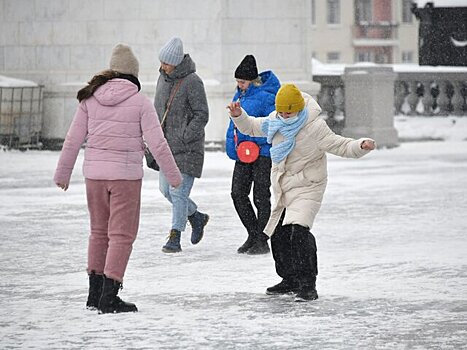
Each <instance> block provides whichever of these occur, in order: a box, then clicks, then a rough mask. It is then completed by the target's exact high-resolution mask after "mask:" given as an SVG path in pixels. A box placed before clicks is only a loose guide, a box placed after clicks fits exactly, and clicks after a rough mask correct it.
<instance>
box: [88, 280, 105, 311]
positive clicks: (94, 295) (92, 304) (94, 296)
mask: <svg viewBox="0 0 467 350" xmlns="http://www.w3.org/2000/svg"><path fill="white" fill-rule="evenodd" d="M103 283H104V275H96V272H95V271H91V273H90V274H89V294H88V301H87V302H86V308H87V309H89V310H96V309H97V305H98V304H99V298H100V297H101V294H102V284H103Z"/></svg>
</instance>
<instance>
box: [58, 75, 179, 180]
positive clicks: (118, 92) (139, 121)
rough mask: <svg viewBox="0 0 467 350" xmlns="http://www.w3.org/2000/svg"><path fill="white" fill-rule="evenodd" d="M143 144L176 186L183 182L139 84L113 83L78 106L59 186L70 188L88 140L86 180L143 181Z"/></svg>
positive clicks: (61, 164) (60, 165)
mask: <svg viewBox="0 0 467 350" xmlns="http://www.w3.org/2000/svg"><path fill="white" fill-rule="evenodd" d="M143 137H144V140H145V141H146V143H147V145H148V147H149V150H150V151H151V153H152V154H153V155H154V158H155V159H156V161H157V163H158V164H159V165H160V168H161V170H162V171H163V173H164V174H165V176H166V177H167V180H168V182H169V183H170V184H171V185H172V186H178V185H179V184H180V183H181V181H182V177H181V174H180V171H179V169H178V167H177V165H176V163H175V160H174V158H173V155H172V152H171V151H170V148H169V146H168V144H167V141H166V139H165V138H164V133H163V131H162V128H161V125H160V123H159V118H158V117H157V115H156V110H155V109H154V106H153V105H152V103H151V101H150V100H149V99H148V98H147V97H146V96H144V95H142V94H140V93H138V88H137V87H136V85H135V84H133V83H132V82H130V81H128V80H124V79H112V80H109V81H108V82H107V83H105V84H104V85H102V86H100V87H99V88H98V89H97V90H96V92H95V93H94V95H93V96H92V97H90V98H88V99H86V100H84V101H82V102H81V103H80V104H79V107H78V110H77V111H76V113H75V116H74V117H73V122H72V123H71V126H70V129H69V130H68V133H67V135H66V138H65V142H64V144H63V148H62V153H61V155H60V159H59V161H58V165H57V170H56V171H55V176H54V181H55V182H56V183H69V182H70V177H71V173H72V171H73V167H74V165H75V162H76V157H77V156H78V153H79V150H80V148H81V145H82V144H83V142H84V141H85V140H86V148H85V154H84V163H83V174H84V177H85V178H88V179H93V180H138V179H141V178H142V177H143V157H144V142H143Z"/></svg>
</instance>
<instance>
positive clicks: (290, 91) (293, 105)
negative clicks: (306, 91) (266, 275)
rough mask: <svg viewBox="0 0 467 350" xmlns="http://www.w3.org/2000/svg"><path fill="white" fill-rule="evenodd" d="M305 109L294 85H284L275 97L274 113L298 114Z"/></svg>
mask: <svg viewBox="0 0 467 350" xmlns="http://www.w3.org/2000/svg"><path fill="white" fill-rule="evenodd" d="M303 108H305V100H304V99H303V96H302V93H301V92H300V90H299V89H298V88H297V87H296V86H295V85H294V84H285V85H282V87H281V88H280V89H279V91H278V92H277V95H276V111H277V112H280V113H282V112H285V113H295V112H300V111H301V110H302V109H303Z"/></svg>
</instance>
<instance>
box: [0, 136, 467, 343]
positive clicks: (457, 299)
mask: <svg viewBox="0 0 467 350" xmlns="http://www.w3.org/2000/svg"><path fill="white" fill-rule="evenodd" d="M464 135H465V133H464ZM58 155H59V153H58V152H49V151H42V152H39V151H27V152H24V153H22V152H18V151H8V152H0V198H1V200H0V223H1V230H0V240H1V246H0V310H1V311H0V314H1V316H0V344H1V345H0V348H2V349H103V348H107V349H456V350H457V349H467V257H466V256H467V255H466V252H467V234H466V233H467V219H466V213H467V142H461V141H444V142H436V141H430V142H411V143H403V144H401V146H400V147H398V148H395V149H390V150H387V149H383V150H378V151H375V152H373V153H371V154H370V155H369V156H367V157H365V158H363V159H360V160H349V159H341V158H337V157H334V156H330V157H329V173H330V177H329V185H328V189H327V192H326V195H325V199H324V203H323V206H322V208H321V211H320V213H319V215H318V218H317V220H316V222H315V227H314V228H313V232H314V234H315V235H316V238H317V243H318V259H319V270H320V274H319V276H318V293H319V296H320V298H319V299H318V300H317V301H314V302H309V303H295V302H294V301H293V297H292V296H280V297H275V296H267V295H265V294H264V291H265V289H266V287H268V286H270V285H272V284H275V283H277V282H279V278H278V277H277V276H276V274H275V270H274V262H273V259H272V256H271V255H270V254H269V255H264V256H248V255H239V254H237V253H236V249H237V247H238V246H239V245H240V244H241V243H242V242H243V240H244V239H245V238H246V234H245V232H244V229H243V228H242V226H241V224H240V221H239V219H238V218H237V216H236V214H235V212H234V208H233V205H232V203H231V200H230V176H231V170H232V166H233V164H232V162H231V161H230V160H228V159H227V158H226V156H225V155H224V154H222V153H208V154H207V156H206V167H205V170H204V175H203V178H202V179H200V180H197V181H195V186H194V190H193V197H194V198H195V199H196V200H197V201H198V203H199V205H200V209H201V210H202V211H206V212H207V213H209V214H210V215H211V221H210V222H209V224H208V226H207V232H206V235H205V237H204V239H203V241H201V243H200V244H199V245H197V246H192V245H191V244H190V241H189V235H188V234H185V235H184V237H183V242H182V244H183V245H182V247H183V252H182V253H180V254H175V255H166V254H164V253H162V252H161V246H162V245H163V243H164V242H165V238H166V235H167V232H168V229H169V222H170V212H169V206H168V204H167V203H166V202H165V200H164V199H163V198H162V196H161V195H160V193H159V192H158V189H157V186H158V181H157V173H155V172H153V171H151V170H146V177H145V181H144V185H143V201H142V217H141V225H140V231H139V236H138V239H137V240H136V243H135V245H134V250H133V254H132V256H131V259H130V263H129V266H128V269H127V274H126V277H125V281H124V289H123V290H122V291H121V292H120V295H121V296H122V298H123V299H124V300H128V301H131V302H135V303H136V304H137V306H138V308H139V310H140V311H139V312H138V313H135V314H116V315H98V314H97V313H96V312H92V311H88V310H86V309H85V307H84V306H85V301H86V296H87V276H86V273H85V266H86V244H87V234H88V232H87V230H88V213H87V208H86V202H85V193H84V184H83V179H82V176H81V164H82V153H81V154H80V158H79V159H78V163H77V167H76V169H75V173H74V176H73V178H72V184H71V187H70V189H69V190H68V192H66V193H64V192H62V191H60V190H59V189H58V188H56V187H55V186H54V185H53V183H52V174H53V170H54V168H55V165H56V161H57V158H58Z"/></svg>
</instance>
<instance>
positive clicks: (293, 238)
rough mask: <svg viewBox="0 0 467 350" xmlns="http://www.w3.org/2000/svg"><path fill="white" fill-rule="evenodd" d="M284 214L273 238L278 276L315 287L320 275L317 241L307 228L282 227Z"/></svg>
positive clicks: (273, 251) (292, 225)
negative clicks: (317, 277)
mask: <svg viewBox="0 0 467 350" xmlns="http://www.w3.org/2000/svg"><path fill="white" fill-rule="evenodd" d="M284 214H285V211H284V213H283V214H282V217H281V220H280V221H279V223H278V225H277V227H276V229H275V231H274V234H273V235H272V237H271V247H272V256H273V258H274V261H275V263H276V272H277V274H278V275H279V276H280V277H282V278H283V279H285V280H289V281H291V282H298V283H299V284H300V286H314V285H315V281H316V276H317V275H318V257H317V255H316V250H317V249H316V240H315V237H314V236H313V234H312V233H311V232H310V230H309V229H308V228H307V227H304V226H301V225H297V224H291V225H285V226H282V221H283V219H284Z"/></svg>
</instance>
